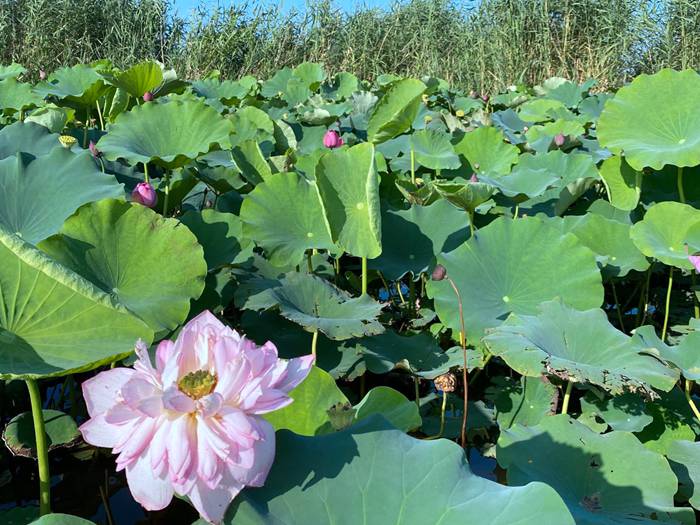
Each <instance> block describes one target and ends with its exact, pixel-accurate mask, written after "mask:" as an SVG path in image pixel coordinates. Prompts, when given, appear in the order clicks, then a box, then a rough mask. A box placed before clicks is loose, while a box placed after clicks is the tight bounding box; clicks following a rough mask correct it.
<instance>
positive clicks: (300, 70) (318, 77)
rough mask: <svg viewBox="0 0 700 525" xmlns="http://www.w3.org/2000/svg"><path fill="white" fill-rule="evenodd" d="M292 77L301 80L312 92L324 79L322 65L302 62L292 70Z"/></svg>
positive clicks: (324, 73)
mask: <svg viewBox="0 0 700 525" xmlns="http://www.w3.org/2000/svg"><path fill="white" fill-rule="evenodd" d="M292 75H294V76H295V77H296V78H298V79H299V80H301V81H302V82H303V83H304V85H305V86H306V87H307V88H309V89H310V90H312V91H316V90H317V89H318V88H319V86H320V85H321V82H323V81H324V80H325V79H326V72H325V71H324V69H323V64H315V63H313V62H302V63H301V64H299V65H298V66H296V67H295V68H294V69H293V70H292Z"/></svg>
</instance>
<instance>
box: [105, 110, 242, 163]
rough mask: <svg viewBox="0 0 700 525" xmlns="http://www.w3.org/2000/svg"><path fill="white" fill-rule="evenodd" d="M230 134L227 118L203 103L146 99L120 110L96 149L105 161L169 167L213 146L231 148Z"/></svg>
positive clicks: (196, 155)
mask: <svg viewBox="0 0 700 525" xmlns="http://www.w3.org/2000/svg"><path fill="white" fill-rule="evenodd" d="M230 133H231V123H230V121H228V120H226V119H225V118H223V117H222V116H221V115H219V113H217V111H216V110H215V109H213V108H211V107H209V106H207V105H206V104H204V103H203V102H194V101H186V102H183V101H178V100H175V101H171V102H167V103H162V104H161V103H157V102H149V103H147V104H142V105H141V106H136V107H134V108H133V109H132V110H131V111H127V112H124V113H121V114H120V115H119V116H118V117H117V119H116V121H115V122H114V124H113V125H112V127H111V128H110V131H109V133H107V134H106V135H104V136H103V137H102V138H101V139H100V141H99V142H98V143H97V148H98V149H99V150H100V151H102V153H103V154H104V155H105V158H107V159H108V160H117V159H125V160H127V161H129V163H131V164H136V163H139V162H143V163H147V162H156V163H158V164H161V165H162V166H164V167H166V168H169V169H172V168H178V167H182V166H184V165H185V164H187V163H188V162H189V161H190V160H192V159H195V158H197V157H198V156H200V155H202V154H204V153H207V152H208V151H209V150H211V149H212V148H216V147H221V148H224V149H225V148H227V147H230V142H229V134H230Z"/></svg>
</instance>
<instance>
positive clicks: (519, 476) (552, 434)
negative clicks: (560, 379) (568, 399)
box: [497, 415, 695, 525]
mask: <svg viewBox="0 0 700 525" xmlns="http://www.w3.org/2000/svg"><path fill="white" fill-rule="evenodd" d="M497 457H498V462H499V464H500V465H501V466H502V467H504V468H506V469H508V484H509V485H516V486H517V485H522V484H524V483H529V482H532V481H540V482H543V483H546V484H548V485H550V486H551V487H553V488H554V489H555V490H556V491H557V492H558V493H559V495H560V496H561V497H562V499H563V500H564V502H565V503H566V504H567V506H568V507H569V510H570V511H571V514H572V515H573V516H574V518H575V520H576V523H577V524H578V525H599V524H602V523H629V524H638V523H648V524H650V525H651V524H652V523H659V522H661V523H676V524H684V525H691V524H692V523H695V518H694V516H693V512H692V510H691V509H687V508H686V509H683V508H674V507H673V495H674V494H675V493H676V487H677V481H676V477H675V476H674V475H673V472H672V471H671V468H670V467H669V465H668V463H667V462H666V460H665V459H664V457H663V456H661V455H659V454H657V453H655V452H652V451H650V450H647V449H645V448H644V447H643V446H642V445H641V444H640V443H639V441H637V439H636V438H635V437H634V436H633V435H632V434H629V433H627V432H611V433H609V434H605V435H602V436H601V435H600V434H597V433H596V432H593V431H592V430H590V429H589V428H588V427H586V426H585V425H583V424H582V423H579V422H578V421H574V420H572V419H570V418H569V417H568V416H566V415H559V416H552V417H547V418H544V419H543V420H542V421H541V422H540V424H539V425H537V426H535V427H523V426H519V425H518V426H515V427H513V428H511V429H509V430H506V431H503V432H502V433H501V437H500V438H499V440H498V451H497ZM562 466H565V468H566V475H562V472H561V469H562ZM543 522H544V521H543Z"/></svg>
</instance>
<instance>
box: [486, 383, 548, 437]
mask: <svg viewBox="0 0 700 525" xmlns="http://www.w3.org/2000/svg"><path fill="white" fill-rule="evenodd" d="M492 383H493V386H491V387H489V390H488V391H487V395H488V396H489V397H492V398H493V402H494V405H495V406H496V421H497V422H498V426H499V427H500V428H501V429H507V428H510V427H512V426H513V425H525V426H534V425H537V424H538V423H539V422H540V421H542V419H543V418H545V417H547V416H551V415H552V414H556V411H557V404H558V402H559V390H558V389H557V387H556V386H554V385H553V384H552V383H550V382H549V380H548V379H547V378H546V377H545V376H541V377H527V376H523V377H521V378H520V379H519V380H514V379H513V378H511V377H507V376H497V377H495V378H494V379H493V380H492Z"/></svg>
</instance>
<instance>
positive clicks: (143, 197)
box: [131, 182, 158, 208]
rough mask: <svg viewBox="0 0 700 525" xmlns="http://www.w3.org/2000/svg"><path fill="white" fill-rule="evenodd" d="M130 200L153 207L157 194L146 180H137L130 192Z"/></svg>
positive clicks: (156, 200)
mask: <svg viewBox="0 0 700 525" xmlns="http://www.w3.org/2000/svg"><path fill="white" fill-rule="evenodd" d="M131 200H132V201H133V202H138V203H139V204H142V205H144V206H147V207H149V208H153V207H154V206H155V205H156V203H157V202H158V194H157V193H156V190H155V189H154V188H153V186H151V185H150V184H149V183H148V182H139V183H138V184H137V185H136V187H135V188H134V191H132V192H131Z"/></svg>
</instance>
